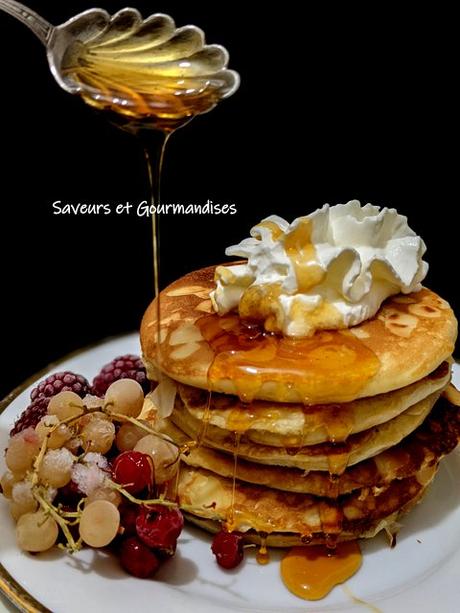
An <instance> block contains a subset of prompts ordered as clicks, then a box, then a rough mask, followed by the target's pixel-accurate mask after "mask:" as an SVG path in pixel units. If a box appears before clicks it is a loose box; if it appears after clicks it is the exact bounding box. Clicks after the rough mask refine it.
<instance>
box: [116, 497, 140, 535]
mask: <svg viewBox="0 0 460 613" xmlns="http://www.w3.org/2000/svg"><path fill="white" fill-rule="evenodd" d="M118 510H119V511H120V526H121V527H122V529H123V536H136V519H137V516H138V515H139V507H138V505H136V504H131V503H129V502H123V503H122V504H121V505H120V506H119V507H118Z"/></svg>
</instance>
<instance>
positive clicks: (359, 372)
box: [141, 266, 457, 404]
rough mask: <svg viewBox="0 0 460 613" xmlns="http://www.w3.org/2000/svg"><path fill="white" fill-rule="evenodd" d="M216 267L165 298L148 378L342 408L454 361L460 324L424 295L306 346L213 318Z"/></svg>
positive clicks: (144, 329) (152, 330)
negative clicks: (211, 294)
mask: <svg viewBox="0 0 460 613" xmlns="http://www.w3.org/2000/svg"><path fill="white" fill-rule="evenodd" d="M214 270H215V267H213V266H212V267H209V268H204V269H201V270H197V271H194V272H192V273H189V274H188V275H185V276H184V277H182V278H181V279H179V280H177V281H175V282H174V283H172V284H171V285H170V286H168V287H167V288H166V289H165V290H163V291H162V292H161V294H160V303H161V322H160V339H159V340H160V355H159V359H158V356H157V345H156V335H157V334H156V330H157V324H156V306H155V303H152V304H151V305H150V307H149V308H148V309H147V311H146V313H145V315H144V319H143V321H142V326H141V343H142V351H143V356H144V360H145V362H146V365H147V367H148V372H149V375H150V377H151V378H154V377H155V374H157V373H158V370H159V369H161V371H163V372H164V373H165V374H167V375H168V376H170V377H171V378H172V379H174V380H176V381H180V382H181V383H185V384H187V385H191V386H193V387H199V388H202V389H211V390H213V391H216V392H222V393H226V394H233V395H238V396H240V398H242V399H243V400H244V401H251V400H253V399H260V400H270V401H275V402H289V403H291V402H293V403H298V402H301V403H305V404H326V403H343V402H350V401H353V400H356V399H357V398H364V397H368V396H374V395H377V394H383V393H386V392H389V391H391V390H395V389H399V388H402V387H405V386H407V385H411V384H412V383H415V382H416V381H419V380H420V379H422V378H424V377H426V376H427V375H428V374H429V373H430V372H432V371H434V370H435V369H436V368H437V367H438V366H439V365H440V364H441V363H442V362H443V361H444V360H446V359H447V358H448V357H449V356H450V355H451V353H452V350H453V347H454V342H455V339H456V335H457V322H456V319H455V316H454V314H453V312H452V310H451V309H450V307H449V305H448V304H447V302H445V301H444V300H442V299H441V298H440V297H439V296H437V295H436V294H435V293H433V292H431V291H430V290H428V289H422V290H421V291H420V292H416V293H413V294H409V295H405V296H403V295H398V296H395V297H393V298H390V299H388V300H387V301H386V302H385V303H384V304H383V306H382V307H381V309H380V310H379V312H378V313H377V315H376V316H375V317H374V318H372V319H370V320H368V321H365V322H363V323H362V324H360V325H358V326H355V327H354V328H351V329H349V330H345V331H343V330H333V331H325V332H318V333H316V334H315V335H314V336H313V337H311V338H309V339H300V340H299V339H297V340H294V339H288V338H283V337H277V336H273V335H267V334H264V333H263V332H262V331H261V330H260V328H258V327H257V326H254V325H253V324H247V323H246V322H242V321H241V320H240V319H239V317H238V316H237V315H235V314H229V315H226V316H223V317H219V316H217V315H214V314H211V303H210V300H209V292H210V290H211V289H213V287H214V281H213V279H214Z"/></svg>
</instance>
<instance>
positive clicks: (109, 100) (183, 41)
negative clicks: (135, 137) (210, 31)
mask: <svg viewBox="0 0 460 613" xmlns="http://www.w3.org/2000/svg"><path fill="white" fill-rule="evenodd" d="M0 9H1V10H3V11H6V12H7V13H9V14H10V15H12V16H13V17H16V19H18V20H19V21H21V22H22V23H24V24H25V25H26V26H28V27H29V28H30V29H31V30H32V32H34V34H36V36H37V37H38V38H39V39H40V40H41V41H42V43H43V44H44V45H45V46H46V52H47V57H48V62H49V66H50V69H51V72H52V74H53V75H54V77H55V79H56V81H57V82H58V83H59V85H60V86H61V87H62V88H63V89H65V90H66V91H68V92H69V93H71V94H80V95H81V96H82V97H83V98H84V100H85V101H86V102H87V103H89V104H91V105H92V106H96V107H97V108H102V109H110V110H112V111H115V112H116V113H119V114H122V115H125V116H128V117H136V118H139V117H141V118H142V117H149V116H150V117H152V116H153V117H156V118H158V117H159V118H163V119H165V121H171V122H172V126H174V125H178V124H181V123H182V122H183V120H185V119H186V118H191V117H192V116H194V115H198V114H200V113H203V112H206V111H209V110H210V109H212V108H213V107H214V106H215V105H216V104H217V103H218V102H219V100H221V99H223V98H226V97H228V96H230V95H231V94H233V93H234V92H235V91H236V89H237V88H238V86H239V76H238V74H237V73H236V72H234V71H232V70H228V68H227V64H228V53H227V51H226V50H225V49H224V48H223V47H221V46H220V45H206V44H205V38H204V34H203V32H202V30H200V29H199V28H197V27H196V26H184V27H180V28H176V25H175V23H174V21H173V19H172V18H171V17H169V16H168V15H163V14H159V13H157V14H154V15H151V16H150V17H148V18H147V19H145V20H143V19H142V16H141V14H140V13H139V11H137V10H136V9H133V8H125V9H122V10H121V11H118V12H117V13H116V14H114V15H110V14H109V13H107V12H106V11H105V10H102V9H98V8H94V9H90V10H87V11H85V12H83V13H81V14H79V15H76V16H75V17H72V18H71V19H69V20H68V21H66V22H65V23H64V24H62V25H60V26H53V25H51V24H50V23H48V22H47V21H46V20H45V19H43V17H41V16H40V15H38V14H37V13H35V12H34V11H32V10H31V9H29V8H27V7H26V6H24V5H22V4H20V3H19V2H16V1H15V0H0Z"/></svg>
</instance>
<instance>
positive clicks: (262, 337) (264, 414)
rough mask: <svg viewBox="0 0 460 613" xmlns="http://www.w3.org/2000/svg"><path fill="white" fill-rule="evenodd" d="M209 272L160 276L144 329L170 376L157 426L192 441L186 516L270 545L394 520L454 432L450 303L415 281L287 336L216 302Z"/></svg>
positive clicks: (151, 353) (371, 529)
mask: <svg viewBox="0 0 460 613" xmlns="http://www.w3.org/2000/svg"><path fill="white" fill-rule="evenodd" d="M214 271H215V268H214V267H209V268H205V269H202V270H199V271H195V272H192V273H190V274H188V275H186V276H185V277H183V278H181V279H179V280H178V281H176V282H175V283H173V284H172V285H170V286H169V287H167V288H166V289H165V290H164V291H163V292H162V293H161V295H160V309H159V310H158V308H157V307H158V305H157V303H156V302H155V301H154V302H153V303H152V304H151V305H150V307H149V308H148V309H147V311H146V314H145V316H144V319H143V322H142V328H141V342H142V349H143V356H144V361H145V363H146V365H147V368H148V373H149V376H150V377H151V378H152V379H153V380H160V381H161V379H162V377H163V378H164V377H165V376H166V377H168V378H170V379H172V380H173V381H174V382H175V385H176V389H177V393H176V395H175V400H174V405H173V406H170V407H167V408H166V409H164V410H166V412H167V414H168V416H167V417H166V418H164V419H163V420H162V422H161V429H162V431H163V432H165V433H167V434H168V435H169V436H171V437H172V438H173V439H174V440H175V441H176V442H177V443H180V444H185V443H187V442H189V441H194V442H195V446H191V449H190V451H189V453H184V455H183V460H182V463H181V469H180V475H179V479H178V490H177V494H178V498H179V503H180V506H181V508H182V509H183V511H184V513H185V515H186V517H187V518H188V519H189V520H191V521H192V522H194V523H195V524H198V525H199V526H202V527H203V528H205V529H207V530H209V531H216V530H219V529H220V528H221V526H222V525H224V526H225V527H226V528H227V529H229V530H237V531H240V532H244V533H245V535H246V537H247V539H248V540H249V541H252V542H266V543H267V544H269V545H272V546H290V545H296V544H302V543H304V544H310V543H311V544H317V543H326V544H329V545H331V546H333V544H334V543H335V542H337V541H342V540H347V539H354V538H358V537H372V536H374V535H375V534H376V533H377V532H379V531H380V530H382V529H385V530H386V531H387V532H388V533H389V534H392V533H394V531H395V530H396V527H397V526H398V520H399V518H400V516H401V515H402V514H404V513H406V512H407V511H408V510H410V509H411V508H412V507H413V506H414V505H415V503H417V502H418V501H419V500H420V499H421V497H422V496H423V494H424V492H425V491H426V489H427V486H428V485H429V483H430V482H431V481H432V479H433V477H434V476H435V474H436V472H437V469H438V466H439V461H440V459H441V458H442V457H443V456H444V455H446V454H447V453H449V452H450V451H452V449H454V448H455V446H456V445H457V443H458V440H459V437H460V410H459V409H458V408H457V406H456V405H457V404H458V403H457V401H456V394H455V390H453V388H452V387H451V386H450V365H451V354H452V351H453V347H454V342H455V339H456V334H457V324H456V320H455V316H454V314H453V312H452V310H451V309H450V307H449V305H448V304H447V303H446V302H445V301H444V300H443V299H441V298H440V297H439V296H437V295H436V294H435V293H433V292H431V291H430V290H428V289H422V290H421V291H419V292H416V293H413V294H409V295H397V296H394V297H392V298H390V299H388V300H387V301H386V302H385V303H384V304H383V305H382V307H381V308H380V310H379V311H378V313H377V315H376V316H375V317H374V318H372V319H370V320H368V321H365V322H363V323H362V324H360V325H358V326H355V327H354V328H350V329H348V330H341V331H339V330H334V331H321V332H316V334H315V335H314V336H313V337H311V338H307V339H300V340H293V339H288V338H283V337H279V336H276V335H273V334H267V333H265V332H264V331H263V329H261V328H260V326H258V325H257V324H255V323H253V322H245V321H242V320H241V319H240V318H239V317H238V315H237V314H235V313H231V314H228V315H224V316H218V315H217V314H214V313H213V312H212V306H211V301H210V299H209V292H210V291H211V290H212V289H213V288H214ZM158 312H159V313H160V316H159V318H160V322H159V325H158V322H157V313H158ZM157 341H158V342H157Z"/></svg>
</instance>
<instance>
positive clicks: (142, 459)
mask: <svg viewBox="0 0 460 613" xmlns="http://www.w3.org/2000/svg"><path fill="white" fill-rule="evenodd" d="M112 476H113V480H114V481H115V482H116V483H119V484H120V485H122V486H123V487H124V488H125V490H126V491H127V492H129V493H130V494H138V493H139V492H141V491H142V490H143V489H145V488H146V487H148V486H151V485H152V484H153V466H152V460H151V459H150V457H149V456H148V455H146V454H145V453H140V451H124V452H123V453H120V455H119V456H117V457H116V458H115V460H114V461H113V465H112Z"/></svg>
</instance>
